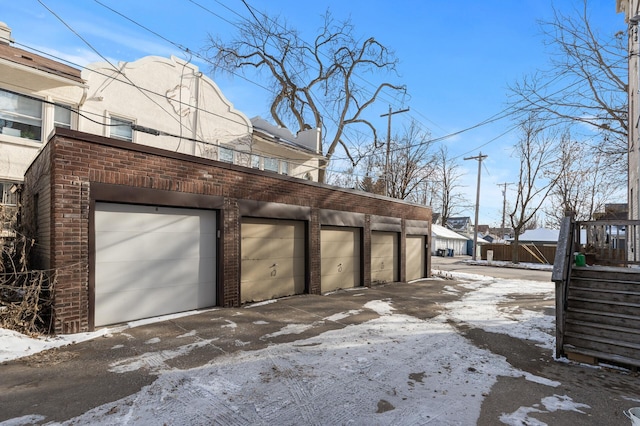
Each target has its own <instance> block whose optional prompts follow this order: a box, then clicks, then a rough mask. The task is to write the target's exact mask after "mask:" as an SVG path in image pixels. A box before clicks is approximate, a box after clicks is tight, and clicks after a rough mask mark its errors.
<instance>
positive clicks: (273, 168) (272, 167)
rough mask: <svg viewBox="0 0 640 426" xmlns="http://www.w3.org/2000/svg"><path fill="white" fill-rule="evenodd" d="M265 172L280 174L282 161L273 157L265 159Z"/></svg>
mask: <svg viewBox="0 0 640 426" xmlns="http://www.w3.org/2000/svg"><path fill="white" fill-rule="evenodd" d="M272 162H273V163H272ZM263 170H266V171H269V172H276V173H280V160H278V159H277V158H273V157H263Z"/></svg>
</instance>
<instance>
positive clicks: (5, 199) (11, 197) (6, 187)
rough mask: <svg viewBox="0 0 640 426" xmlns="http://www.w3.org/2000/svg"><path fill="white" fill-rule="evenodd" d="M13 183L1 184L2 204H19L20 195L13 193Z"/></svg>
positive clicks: (0, 195)
mask: <svg viewBox="0 0 640 426" xmlns="http://www.w3.org/2000/svg"><path fill="white" fill-rule="evenodd" d="M13 185H14V183H13V182H0V204H3V205H8V206H15V205H17V204H18V194H17V193H15V192H14V193H12V192H11V187H12V186H13Z"/></svg>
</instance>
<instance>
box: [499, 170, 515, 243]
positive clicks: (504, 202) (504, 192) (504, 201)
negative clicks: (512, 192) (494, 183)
mask: <svg viewBox="0 0 640 426" xmlns="http://www.w3.org/2000/svg"><path fill="white" fill-rule="evenodd" d="M507 185H513V182H504V183H499V184H498V186H502V187H503V188H502V227H501V228H500V231H501V232H502V239H503V240H504V234H505V232H504V214H505V211H506V210H507Z"/></svg>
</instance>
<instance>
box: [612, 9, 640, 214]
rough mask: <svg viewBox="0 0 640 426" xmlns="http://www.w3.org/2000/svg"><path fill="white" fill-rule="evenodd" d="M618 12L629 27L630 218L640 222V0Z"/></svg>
mask: <svg viewBox="0 0 640 426" xmlns="http://www.w3.org/2000/svg"><path fill="white" fill-rule="evenodd" d="M616 11H617V12H618V13H624V20H625V22H626V23H627V24H628V25H629V30H628V34H627V35H628V40H629V41H628V43H629V44H628V45H629V55H628V58H629V84H628V95H629V116H628V117H629V118H628V126H627V128H628V134H629V135H628V161H629V163H628V165H629V172H628V173H629V175H628V182H629V184H628V191H629V192H628V200H629V219H631V220H638V219H640V212H639V209H640V202H639V200H640V138H639V136H640V133H639V132H640V129H639V128H638V126H639V125H640V105H638V101H639V98H638V90H640V86H639V85H640V82H639V79H640V56H639V55H640V41H639V38H640V34H639V33H640V28H638V25H639V23H640V0H616Z"/></svg>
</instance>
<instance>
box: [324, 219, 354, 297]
mask: <svg viewBox="0 0 640 426" xmlns="http://www.w3.org/2000/svg"><path fill="white" fill-rule="evenodd" d="M320 258H321V266H320V268H321V277H320V288H321V291H322V292H323V293H324V292H327V291H332V290H336V289H339V288H353V287H357V286H359V285H360V229H358V228H343V227H331V226H326V227H325V226H323V227H322V229H321V230H320Z"/></svg>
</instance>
